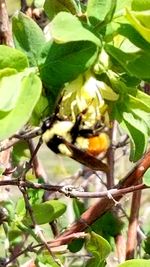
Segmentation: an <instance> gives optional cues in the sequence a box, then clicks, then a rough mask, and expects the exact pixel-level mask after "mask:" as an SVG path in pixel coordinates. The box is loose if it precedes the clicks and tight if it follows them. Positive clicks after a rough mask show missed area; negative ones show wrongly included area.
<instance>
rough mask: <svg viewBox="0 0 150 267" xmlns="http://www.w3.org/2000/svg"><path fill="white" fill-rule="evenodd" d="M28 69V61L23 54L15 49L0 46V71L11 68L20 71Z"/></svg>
mask: <svg viewBox="0 0 150 267" xmlns="http://www.w3.org/2000/svg"><path fill="white" fill-rule="evenodd" d="M27 67H28V59H27V57H26V55H25V54H23V53H22V52H20V51H19V50H17V49H15V48H10V47H8V46H5V45H0V69H4V68H12V69H15V70H17V71H22V70H23V69H25V68H27Z"/></svg>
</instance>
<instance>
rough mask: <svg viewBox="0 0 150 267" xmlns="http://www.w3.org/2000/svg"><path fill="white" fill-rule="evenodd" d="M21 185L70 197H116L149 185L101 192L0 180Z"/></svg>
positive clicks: (70, 186)
mask: <svg viewBox="0 0 150 267" xmlns="http://www.w3.org/2000/svg"><path fill="white" fill-rule="evenodd" d="M7 185H12V186H21V187H23V188H33V189H37V190H39V189H43V190H46V191H50V192H59V193H62V194H64V195H65V196H67V197H72V198H77V197H80V198H109V196H113V197H117V196H121V197H122V196H123V195H125V194H127V193H131V192H135V191H139V190H143V189H148V188H150V187H148V186H146V185H145V184H139V185H132V186H129V187H126V188H121V189H117V188H113V189H110V190H106V191H102V192H99V191H98V192H84V191H81V188H80V187H74V186H72V185H65V186H64V185H51V184H39V183H32V182H29V181H20V180H18V179H14V180H9V179H8V180H1V181H0V186H7Z"/></svg>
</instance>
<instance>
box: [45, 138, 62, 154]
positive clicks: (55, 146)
mask: <svg viewBox="0 0 150 267" xmlns="http://www.w3.org/2000/svg"><path fill="white" fill-rule="evenodd" d="M60 144H62V140H61V137H60V136H58V135H54V136H53V138H52V139H51V140H50V141H49V142H47V143H46V145H47V146H48V147H49V148H50V149H51V150H52V151H53V152H54V153H56V154H59V153H61V152H60V150H59V145H60Z"/></svg>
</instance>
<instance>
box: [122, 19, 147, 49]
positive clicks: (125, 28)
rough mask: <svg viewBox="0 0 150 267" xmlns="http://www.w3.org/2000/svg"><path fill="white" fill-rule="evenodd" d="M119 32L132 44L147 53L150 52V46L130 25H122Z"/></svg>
mask: <svg viewBox="0 0 150 267" xmlns="http://www.w3.org/2000/svg"><path fill="white" fill-rule="evenodd" d="M117 32H118V33H119V34H121V35H123V36H124V37H126V38H128V39H129V40H130V42H131V43H133V44H134V45H136V46H137V47H139V48H141V49H143V50H144V51H145V52H148V53H149V52H150V44H149V43H148V42H147V41H146V40H145V39H144V38H143V37H142V36H141V35H140V34H139V33H138V32H137V31H136V30H135V29H134V28H133V27H132V26H131V25H130V24H127V23H123V24H121V25H120V27H119V28H118V30H117Z"/></svg>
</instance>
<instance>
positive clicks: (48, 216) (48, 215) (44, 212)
mask: <svg viewBox="0 0 150 267" xmlns="http://www.w3.org/2000/svg"><path fill="white" fill-rule="evenodd" d="M32 211H33V216H34V218H35V221H36V223H37V224H39V225H41V224H45V223H49V222H52V221H53V220H55V219H56V218H58V217H60V216H61V215H62V214H63V213H64V212H65V211H66V205H65V204H64V203H62V202H60V201H58V200H49V201H46V202H44V203H40V204H35V205H33V206H32ZM23 223H24V224H26V225H32V221H31V218H30V216H29V215H27V216H26V217H24V219H23Z"/></svg>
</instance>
